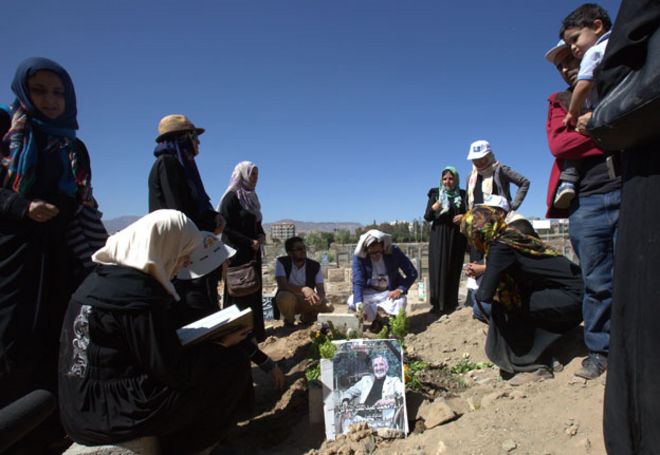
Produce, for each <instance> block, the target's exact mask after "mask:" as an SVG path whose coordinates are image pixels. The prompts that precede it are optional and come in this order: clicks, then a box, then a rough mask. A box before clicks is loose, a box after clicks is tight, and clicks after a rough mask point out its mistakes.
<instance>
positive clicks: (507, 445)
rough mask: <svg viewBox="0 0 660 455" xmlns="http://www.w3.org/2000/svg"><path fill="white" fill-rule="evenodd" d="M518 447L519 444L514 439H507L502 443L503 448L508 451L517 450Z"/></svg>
mask: <svg viewBox="0 0 660 455" xmlns="http://www.w3.org/2000/svg"><path fill="white" fill-rule="evenodd" d="M517 448H518V444H516V443H515V442H514V440H513V439H507V440H506V441H504V442H503V443H502V450H504V451H506V452H511V451H513V450H516V449H517Z"/></svg>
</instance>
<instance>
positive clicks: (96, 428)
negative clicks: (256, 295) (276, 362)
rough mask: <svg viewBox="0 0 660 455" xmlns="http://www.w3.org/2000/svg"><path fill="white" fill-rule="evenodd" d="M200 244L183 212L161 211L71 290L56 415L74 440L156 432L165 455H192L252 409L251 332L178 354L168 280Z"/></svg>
mask: <svg viewBox="0 0 660 455" xmlns="http://www.w3.org/2000/svg"><path fill="white" fill-rule="evenodd" d="M201 241H202V234H201V233H200V231H199V230H198V229H197V227H196V226H195V224H194V223H193V222H192V221H191V220H190V219H188V218H187V217H186V216H185V215H184V214H182V213H181V212H178V211H176V210H157V211H155V212H152V213H150V214H149V215H147V216H145V217H143V218H141V219H140V220H138V221H136V222H135V223H133V224H132V225H130V226H129V227H127V228H126V229H124V230H123V231H120V232H119V233H117V234H115V235H113V236H112V237H110V238H109V239H108V242H107V243H106V246H105V247H104V248H102V249H100V250H98V251H97V252H96V253H95V254H94V256H93V258H92V259H93V261H94V262H96V263H98V264H102V265H101V266H99V267H97V269H96V271H95V272H94V273H92V274H91V275H90V276H89V277H88V278H87V279H86V280H85V281H84V282H83V284H82V285H81V286H80V287H79V288H78V290H77V291H76V292H75V293H74V294H73V297H72V299H71V302H70V304H69V308H68V310H67V314H66V317H65V320H64V325H63V328H62V335H61V340H60V341H61V342H60V365H59V370H60V372H59V378H60V383H59V392H60V413H61V417H62V423H63V425H64V428H65V429H66V431H67V433H68V434H69V435H70V436H71V437H72V438H73V440H74V441H76V442H79V443H82V444H85V445H102V444H113V443H119V442H123V441H128V440H131V439H136V438H140V437H143V436H157V437H159V439H160V442H161V446H162V448H163V449H165V450H167V451H170V452H171V453H184V452H188V451H196V450H200V449H203V448H205V447H208V446H211V445H212V444H213V443H214V442H215V441H217V439H218V437H219V435H220V434H221V433H222V431H223V429H226V428H227V427H228V426H229V425H230V424H232V423H233V422H235V421H236V420H237V418H238V416H239V412H240V411H241V410H248V409H249V408H250V407H251V405H252V400H253V390H252V379H251V374H250V363H249V359H248V357H247V355H246V354H245V352H244V351H243V350H242V349H240V348H239V347H238V344H239V343H240V342H241V341H242V340H243V339H244V338H245V336H246V335H247V333H246V332H245V331H241V332H238V333H236V332H235V333H234V334H231V335H227V336H226V337H225V338H223V339H220V340H219V342H217V343H211V342H209V343H204V344H200V345H196V346H194V347H190V348H186V349H185V350H184V348H183V347H182V345H181V343H180V342H179V339H178V337H177V334H176V330H175V329H176V324H175V322H174V320H173V317H172V315H171V314H170V311H169V308H170V307H171V304H172V303H173V299H175V300H178V299H179V296H178V295H177V293H176V291H175V289H174V286H173V285H172V283H171V281H170V280H171V278H172V277H173V276H174V274H175V273H176V272H177V270H178V269H180V268H181V267H182V266H183V265H185V264H186V262H187V261H189V255H190V253H191V252H192V251H193V249H194V248H195V247H196V246H198V245H199V244H201ZM219 265H220V264H218V266H219Z"/></svg>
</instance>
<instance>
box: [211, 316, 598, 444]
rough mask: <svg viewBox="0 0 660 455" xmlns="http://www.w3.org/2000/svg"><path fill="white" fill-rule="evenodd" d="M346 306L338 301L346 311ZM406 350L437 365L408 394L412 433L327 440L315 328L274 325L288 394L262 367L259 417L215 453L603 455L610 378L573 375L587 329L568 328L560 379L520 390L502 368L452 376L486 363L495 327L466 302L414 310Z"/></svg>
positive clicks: (267, 346)
mask: <svg viewBox="0 0 660 455" xmlns="http://www.w3.org/2000/svg"><path fill="white" fill-rule="evenodd" d="M341 310H342V308H338V311H341ZM409 321H410V334H409V335H408V336H407V338H406V349H407V355H408V356H409V357H410V358H417V359H421V360H424V361H426V362H428V364H429V365H430V368H429V369H428V370H427V371H426V373H425V376H424V377H423V391H422V392H414V391H408V392H407V394H406V396H407V403H408V418H409V421H410V428H411V433H410V434H409V435H408V437H407V438H405V439H398V438H390V437H389V435H387V434H383V433H380V434H379V433H376V432H372V431H371V430H369V429H368V428H362V429H357V430H356V431H354V432H353V433H351V434H349V435H346V436H340V437H339V438H338V439H337V440H335V441H325V435H324V428H323V425H321V424H310V423H309V418H308V416H309V409H308V394H307V385H306V382H305V379H304V370H305V368H306V366H307V361H306V359H305V358H306V353H307V347H308V345H309V343H310V338H309V327H297V328H296V329H290V328H285V327H282V326H281V323H280V322H275V323H273V324H272V325H271V327H270V328H269V329H268V333H269V335H270V336H269V337H268V339H267V340H266V341H265V342H264V343H263V344H262V348H263V349H264V350H265V351H266V352H268V353H269V354H270V355H271V356H272V357H273V358H274V359H276V360H280V364H281V366H282V368H283V370H284V372H285V374H286V376H287V385H286V388H285V390H284V391H283V392H279V391H276V390H275V389H274V388H273V387H272V383H271V382H270V380H269V379H270V378H269V377H268V376H267V375H265V374H263V373H262V372H260V371H259V370H257V369H255V370H254V376H255V384H256V393H257V402H258V403H257V408H258V409H257V415H256V417H254V418H252V419H251V420H249V421H245V422H241V423H240V424H239V426H238V428H237V429H235V430H233V431H232V432H231V433H230V434H229V435H227V437H226V438H225V439H224V441H223V444H222V446H221V447H219V448H218V449H216V450H215V451H214V453H215V454H229V453H254V454H266V453H268V454H299V453H300V454H302V453H310V454H319V455H326V454H327V455H330V454H367V453H376V454H378V453H388V454H419V455H421V454H429V455H435V454H475V455H477V454H483V455H487V454H506V453H511V454H539V455H545V454H583V453H584V454H603V453H605V450H604V445H603V438H602V431H601V421H602V407H603V391H604V386H603V381H602V380H595V381H585V380H582V379H580V378H577V377H574V376H573V372H574V371H575V370H576V369H577V368H578V367H579V365H580V361H581V359H582V357H583V356H584V355H586V352H585V348H584V346H583V345H582V342H581V337H582V333H581V330H576V331H574V332H572V333H570V334H568V335H567V337H566V338H565V340H563V341H562V345H561V346H558V349H557V350H556V351H557V352H556V355H557V357H558V358H559V360H560V361H561V363H562V364H564V369H563V371H561V372H556V373H555V377H554V379H550V380H545V381H542V382H536V383H530V384H525V385H521V386H518V387H513V386H512V385H510V384H509V383H508V382H507V381H505V380H503V379H501V378H500V376H499V371H498V369H497V368H495V367H486V368H484V369H478V370H471V371H468V372H465V373H462V374H451V373H449V370H450V369H451V367H453V366H456V365H457V364H460V363H461V362H463V363H464V362H465V360H464V359H465V357H466V354H467V355H469V360H470V361H472V362H475V363H477V362H485V361H487V359H486V356H485V354H484V341H485V333H486V329H487V327H486V326H485V325H484V324H482V323H480V322H478V321H476V320H474V319H472V317H471V310H468V309H461V310H459V311H457V312H455V313H453V314H451V315H448V316H443V317H441V318H440V319H437V318H435V317H434V316H433V315H431V314H430V313H428V307H424V306H420V305H417V306H414V307H413V308H412V311H410V315H409Z"/></svg>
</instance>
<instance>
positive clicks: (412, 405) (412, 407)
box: [406, 390, 429, 420]
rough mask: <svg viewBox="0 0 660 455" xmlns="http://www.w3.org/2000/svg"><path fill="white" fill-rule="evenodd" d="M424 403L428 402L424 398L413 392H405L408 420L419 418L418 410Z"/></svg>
mask: <svg viewBox="0 0 660 455" xmlns="http://www.w3.org/2000/svg"><path fill="white" fill-rule="evenodd" d="M424 401H429V400H428V399H427V398H426V396H424V395H422V394H421V393H419V392H415V391H414V390H409V391H407V392H406V411H408V418H409V419H410V420H417V419H418V418H419V408H420V407H421V406H422V403H424Z"/></svg>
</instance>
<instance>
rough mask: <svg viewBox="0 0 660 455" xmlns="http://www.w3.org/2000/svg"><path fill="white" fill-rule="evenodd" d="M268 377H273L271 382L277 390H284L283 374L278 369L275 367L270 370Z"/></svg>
mask: <svg viewBox="0 0 660 455" xmlns="http://www.w3.org/2000/svg"><path fill="white" fill-rule="evenodd" d="M270 375H271V376H272V377H273V382H274V383H275V387H276V388H277V390H282V389H283V388H284V373H282V370H281V369H280V367H278V366H277V365H275V366H274V367H273V369H272V370H270Z"/></svg>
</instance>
